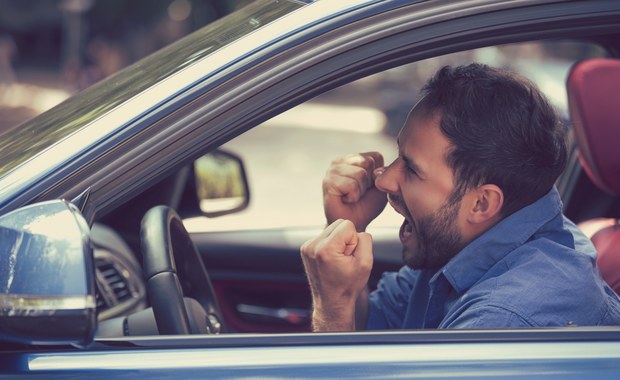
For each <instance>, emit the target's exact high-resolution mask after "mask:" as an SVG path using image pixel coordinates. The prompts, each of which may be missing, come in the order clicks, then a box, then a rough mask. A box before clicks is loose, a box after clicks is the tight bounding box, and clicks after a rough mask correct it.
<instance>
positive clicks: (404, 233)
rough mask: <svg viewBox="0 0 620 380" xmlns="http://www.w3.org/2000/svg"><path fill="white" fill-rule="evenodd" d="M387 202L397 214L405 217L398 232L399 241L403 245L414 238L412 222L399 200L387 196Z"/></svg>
mask: <svg viewBox="0 0 620 380" xmlns="http://www.w3.org/2000/svg"><path fill="white" fill-rule="evenodd" d="M388 201H389V202H390V205H391V206H392V208H394V210H395V211H396V212H397V213H399V214H400V215H402V216H404V217H405V220H404V221H403V224H402V226H401V227H400V231H399V238H400V241H401V242H402V243H403V244H404V243H405V242H406V241H407V240H409V239H410V238H411V237H412V236H414V231H415V227H414V224H413V222H412V218H411V217H410V216H409V212H408V210H407V208H406V207H404V205H403V204H402V201H401V200H400V199H398V198H394V197H390V196H388Z"/></svg>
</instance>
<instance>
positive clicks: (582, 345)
mask: <svg viewBox="0 0 620 380" xmlns="http://www.w3.org/2000/svg"><path fill="white" fill-rule="evenodd" d="M581 359H596V360H602V359H613V360H619V359H620V343H619V342H570V343H566V342H563V343H558V342H551V343H540V342H537V343H531V342H523V343H465V344H464V343H452V344H451V343H440V344H432V343H424V344H382V345H376V344H374V345H355V344H354V345H347V344H340V345H316V346H297V347H260V348H259V349H257V348H255V347H253V348H247V347H237V348H221V347H216V348H198V349H173V350H171V349H162V350H145V349H137V350H123V351H116V352H115V351H107V352H106V353H105V354H102V353H101V352H94V353H88V352H83V353H80V354H79V355H76V354H75V353H67V354H62V353H58V354H56V353H53V354H33V355H31V356H30V358H29V360H28V369H29V370H31V371H33V372H34V371H70V370H95V369H96V370H143V371H154V370H157V369H165V370H167V371H172V370H174V369H188V368H204V369H207V368H209V369H228V370H229V371H231V372H230V373H231V376H232V373H233V372H232V371H239V373H245V372H241V371H243V370H254V371H256V372H255V373H260V369H269V368H282V369H284V368H300V367H306V366H307V367H315V366H320V365H331V366H345V367H347V368H349V370H351V371H352V370H354V369H355V368H358V366H364V367H368V366H375V365H381V364H382V363H383V364H386V363H391V364H394V365H398V366H399V367H402V368H400V370H403V371H404V370H406V369H409V370H410V369H411V368H415V367H417V369H418V370H424V368H429V366H437V365H440V366H442V367H443V366H446V364H447V363H450V364H452V365H453V364H455V363H461V364H462V365H467V366H468V368H467V369H468V370H470V371H475V367H478V366H480V363H481V362H483V363H484V364H485V365H487V366H488V365H490V364H492V363H494V364H499V365H501V364H504V365H505V364H506V363H508V364H509V366H512V368H511V369H504V370H505V371H506V370H507V371H509V373H502V374H501V375H504V376H505V375H514V374H517V373H520V371H524V370H525V369H526V368H525V366H520V365H514V362H515V361H517V362H519V363H521V364H523V365H524V364H525V363H527V362H530V363H532V362H544V361H557V360H561V361H566V362H570V361H572V360H581ZM511 363H512V364H511ZM483 367H484V366H483ZM450 368H452V369H451V370H452V371H457V372H458V371H464V370H465V369H466V368H464V367H460V366H456V367H450V366H446V367H445V370H446V371H450ZM396 369H398V368H394V370H396ZM427 370H428V369H427ZM405 373H408V376H409V377H410V376H411V372H406V371H405ZM483 373H484V371H482V369H480V372H478V375H481V374H483ZM521 373H522V372H521ZM245 374H246V375H247V373H245ZM366 375H368V374H366ZM460 375H461V376H462V375H463V373H460ZM498 375H499V374H498ZM205 376H207V373H205Z"/></svg>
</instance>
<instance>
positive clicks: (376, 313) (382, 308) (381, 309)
mask: <svg viewBox="0 0 620 380" xmlns="http://www.w3.org/2000/svg"><path fill="white" fill-rule="evenodd" d="M416 277H417V273H416V272H415V271H414V270H412V269H411V268H409V267H406V266H404V267H402V268H401V269H400V270H399V271H398V272H388V273H384V274H383V275H382V277H381V280H380V281H379V284H378V285H377V289H376V290H375V291H373V292H372V293H370V296H369V297H368V323H367V325H366V329H368V330H383V329H398V328H401V327H402V325H403V320H404V319H405V313H406V311H407V306H408V303H409V296H410V294H411V292H412V289H413V286H414V283H415V281H416Z"/></svg>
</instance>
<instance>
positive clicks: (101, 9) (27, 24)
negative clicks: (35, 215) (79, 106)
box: [0, 0, 250, 131]
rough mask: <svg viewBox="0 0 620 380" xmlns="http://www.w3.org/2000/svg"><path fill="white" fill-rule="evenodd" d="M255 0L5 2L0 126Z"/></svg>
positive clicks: (1, 5)
mask: <svg viewBox="0 0 620 380" xmlns="http://www.w3.org/2000/svg"><path fill="white" fill-rule="evenodd" d="M249 2H250V0H0V131H4V130H6V129H7V128H8V127H11V126H14V125H17V124H19V123H21V122H23V121H25V120H27V119H29V118H31V117H33V116H35V115H37V114H39V113H41V112H43V111H45V110H47V109H49V108H51V107H52V106H54V105H56V104H57V103H59V102H61V101H62V100H64V99H65V98H67V97H68V96H70V95H71V94H74V93H76V92H78V91H79V90H81V89H83V88H85V87H88V86H90V85H91V84H93V83H95V82H97V81H99V80H101V79H103V78H105V77H107V76H109V75H110V74H112V73H114V72H115V71H118V70H119V69H121V68H123V67H125V66H127V65H128V64H131V63H133V62H135V61H137V60H139V59H140V58H142V57H144V56H146V55H148V54H150V53H152V52H154V51H156V50H158V49H160V48H162V47H163V46H166V45H168V44H170V43H171V42H173V41H175V40H177V39H179V38H181V37H183V36H185V35H187V34H188V33H191V32H192V31H194V30H196V29H198V28H200V27H202V26H204V25H206V24H208V23H210V22H212V21H214V20H216V19H218V18H220V17H222V16H225V15H226V14H228V13H230V12H232V11H234V10H236V9H238V8H240V7H242V6H244V5H246V4H247V3H249Z"/></svg>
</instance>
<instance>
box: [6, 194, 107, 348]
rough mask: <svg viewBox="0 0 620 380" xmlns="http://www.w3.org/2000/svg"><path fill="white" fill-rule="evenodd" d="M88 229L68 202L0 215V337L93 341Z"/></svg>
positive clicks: (47, 341) (32, 340)
mask: <svg viewBox="0 0 620 380" xmlns="http://www.w3.org/2000/svg"><path fill="white" fill-rule="evenodd" d="M89 231H90V230H89V227H88V224H87V223H86V221H85V220H84V218H83V217H82V215H81V214H80V212H79V211H78V209H77V208H76V207H75V206H74V205H73V204H71V203H69V202H66V201H60V200H56V201H49V202H43V203H37V204H33V205H30V206H26V207H23V208H20V209H18V210H15V211H13V212H10V213H8V214H6V215H3V216H2V217H0V341H5V342H15V343H21V344H74V345H87V344H89V343H90V342H92V340H93V337H94V334H95V330H96V327H97V316H96V300H95V283H94V277H93V276H94V273H95V270H94V263H93V249H92V246H91V242H90V232H89Z"/></svg>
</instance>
